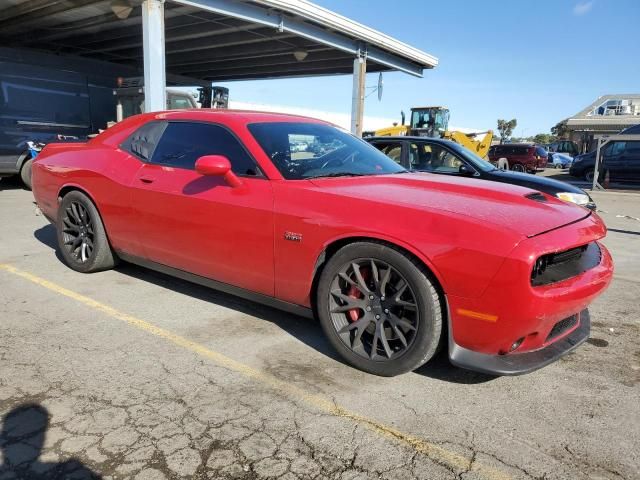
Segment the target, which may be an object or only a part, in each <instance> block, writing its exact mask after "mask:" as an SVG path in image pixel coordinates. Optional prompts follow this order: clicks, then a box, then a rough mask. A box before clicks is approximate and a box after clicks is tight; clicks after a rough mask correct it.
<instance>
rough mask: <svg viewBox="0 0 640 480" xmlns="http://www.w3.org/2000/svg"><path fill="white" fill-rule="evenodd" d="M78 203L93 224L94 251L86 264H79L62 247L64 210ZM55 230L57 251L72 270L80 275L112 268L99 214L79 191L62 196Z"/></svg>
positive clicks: (110, 256) (109, 251) (109, 249)
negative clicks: (73, 203)
mask: <svg viewBox="0 0 640 480" xmlns="http://www.w3.org/2000/svg"><path fill="white" fill-rule="evenodd" d="M72 202H78V203H81V204H82V205H83V206H84V207H85V208H86V209H87V213H88V214H89V216H90V218H91V221H92V223H93V230H94V242H93V244H94V247H93V248H94V250H93V255H92V256H91V258H90V259H89V260H88V261H87V262H84V263H83V262H80V261H78V260H77V259H76V258H74V257H73V255H71V254H70V253H69V252H68V251H67V249H66V247H65V245H64V235H63V228H64V222H63V221H62V218H63V217H64V214H65V210H66V208H67V207H68V206H69V205H70V204H71V203H72ZM56 230H57V238H58V249H59V251H60V254H61V255H62V258H63V259H64V261H65V263H66V264H67V265H68V266H69V267H71V268H72V269H73V270H75V271H77V272H81V273H89V272H96V271H99V270H105V269H107V268H111V267H112V266H113V256H112V253H111V248H110V246H109V242H108V240H107V235H106V232H105V229H104V226H103V224H102V219H101V218H100V214H99V213H98V209H97V208H96V207H95V205H94V204H93V202H92V201H91V200H90V199H89V197H87V196H86V195H85V194H83V193H82V192H79V191H72V192H69V193H68V194H66V195H65V196H64V198H63V199H62V202H60V206H59V207H58V216H57V219H56Z"/></svg>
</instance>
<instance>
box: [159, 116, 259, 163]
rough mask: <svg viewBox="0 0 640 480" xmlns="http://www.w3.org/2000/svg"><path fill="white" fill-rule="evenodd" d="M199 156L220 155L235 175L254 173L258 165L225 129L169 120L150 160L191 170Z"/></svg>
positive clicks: (211, 125) (206, 124)
mask: <svg viewBox="0 0 640 480" xmlns="http://www.w3.org/2000/svg"><path fill="white" fill-rule="evenodd" d="M203 155H224V156H225V157H227V158H228V159H229V162H231V169H232V170H233V171H234V173H236V174H237V175H258V167H257V166H256V164H255V162H254V161H253V159H251V157H249V154H248V153H247V152H246V150H245V149H244V148H243V147H242V145H241V144H240V142H239V141H238V140H237V139H236V138H235V137H234V136H233V135H232V134H231V133H229V132H228V131H227V130H226V129H225V128H223V127H220V126H218V125H213V124H208V123H195V122H194V123H192V122H169V124H168V125H167V128H166V129H165V131H164V133H163V135H162V138H161V139H160V141H159V142H158V146H157V148H156V149H155V151H154V152H153V157H152V159H151V163H155V164H157V165H166V166H170V167H177V168H185V169H190V170H193V169H194V168H195V165H196V160H198V158H200V157H202V156H203Z"/></svg>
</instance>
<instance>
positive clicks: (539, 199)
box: [525, 192, 547, 203]
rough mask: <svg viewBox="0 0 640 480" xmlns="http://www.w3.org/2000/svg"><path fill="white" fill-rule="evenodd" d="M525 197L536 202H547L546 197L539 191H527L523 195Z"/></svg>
mask: <svg viewBox="0 0 640 480" xmlns="http://www.w3.org/2000/svg"><path fill="white" fill-rule="evenodd" d="M525 198H528V199H529V200H534V201H536V202H541V203H546V202H547V197H545V196H544V195H543V194H542V193H540V192H533V193H528V194H527V195H525Z"/></svg>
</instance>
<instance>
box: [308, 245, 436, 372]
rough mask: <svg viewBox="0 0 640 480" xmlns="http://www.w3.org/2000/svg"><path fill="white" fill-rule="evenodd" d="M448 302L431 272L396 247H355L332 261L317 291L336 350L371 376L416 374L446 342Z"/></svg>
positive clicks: (325, 327) (320, 310)
mask: <svg viewBox="0 0 640 480" xmlns="http://www.w3.org/2000/svg"><path fill="white" fill-rule="evenodd" d="M441 302H442V299H441V297H440V295H439V293H438V292H437V290H436V287H435V283H434V281H432V277H431V274H430V273H429V272H428V271H427V270H426V267H425V266H424V265H423V264H422V263H421V262H419V261H418V260H417V259H415V258H413V257H409V256H408V254H406V253H405V252H403V251H402V250H400V249H398V248H396V247H395V246H393V245H388V244H385V243H381V242H378V241H375V240H369V241H359V242H354V243H350V244H348V245H346V246H344V247H342V248H341V249H340V250H338V251H337V252H336V253H335V254H333V256H331V257H330V258H329V260H328V261H327V263H326V265H325V266H324V267H323V268H322V272H321V274H320V278H319V280H318V287H317V290H316V304H315V306H316V312H317V314H318V319H319V321H320V325H321V326H322V329H323V331H324V333H325V335H326V336H327V338H328V340H329V342H330V343H331V345H332V346H333V347H334V348H335V349H336V351H337V352H338V353H339V354H340V355H341V356H342V357H343V358H344V359H345V360H346V361H347V362H348V363H349V364H351V365H353V366H354V367H356V368H359V369H361V370H364V371H365V372H369V373H373V374H375V375H381V376H387V377H389V376H394V375H399V374H401V373H405V372H410V371H412V370H415V369H416V368H418V367H419V366H420V365H422V364H424V363H426V362H427V361H428V360H429V359H431V357H432V356H433V355H434V354H435V353H436V351H437V349H438V347H439V346H440V340H441V338H442V335H441V333H442V328H443V327H442V325H443V313H442V312H443V307H442V305H441Z"/></svg>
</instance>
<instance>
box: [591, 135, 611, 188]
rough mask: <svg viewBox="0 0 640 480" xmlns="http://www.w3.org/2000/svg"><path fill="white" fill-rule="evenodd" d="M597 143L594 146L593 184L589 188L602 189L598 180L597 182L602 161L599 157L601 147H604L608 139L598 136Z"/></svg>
mask: <svg viewBox="0 0 640 480" xmlns="http://www.w3.org/2000/svg"><path fill="white" fill-rule="evenodd" d="M597 141H598V145H597V146H596V163H595V165H594V168H593V184H592V185H591V190H604V188H603V187H602V185H600V182H598V177H599V176H600V164H601V163H602V159H601V158H600V152H601V149H602V147H604V146H605V145H606V144H607V143H609V140H608V139H606V138H598V139H597Z"/></svg>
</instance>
